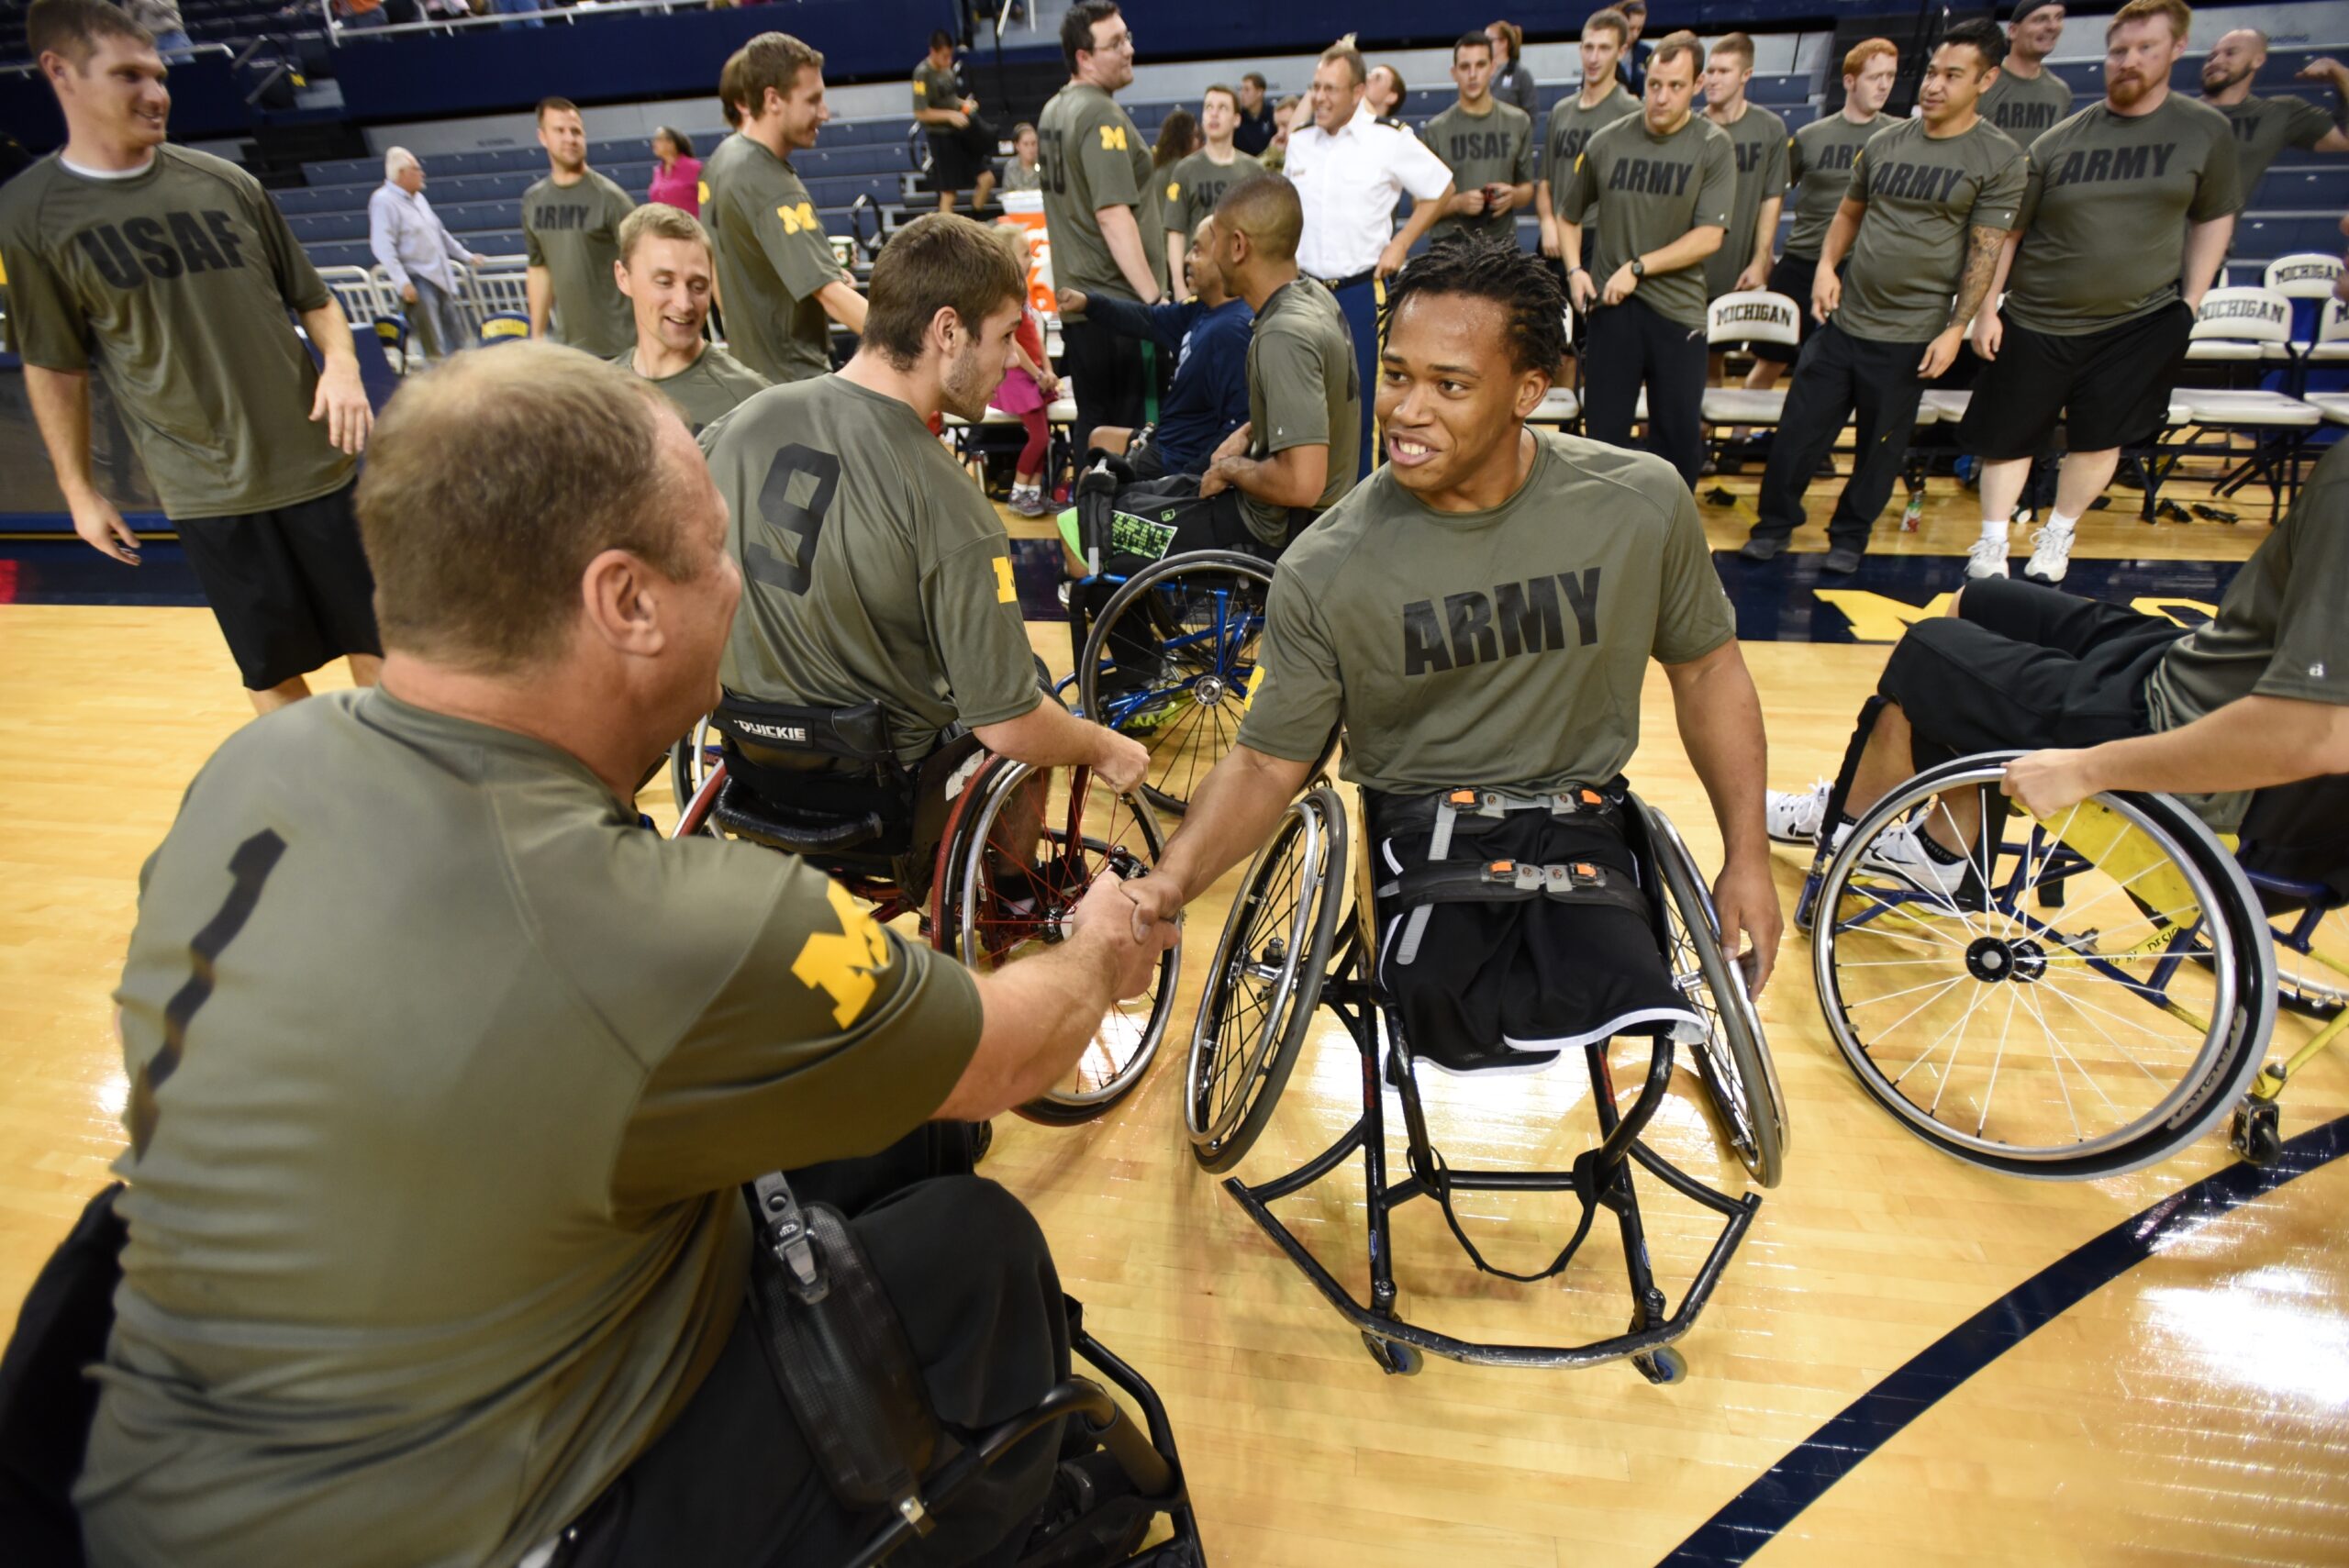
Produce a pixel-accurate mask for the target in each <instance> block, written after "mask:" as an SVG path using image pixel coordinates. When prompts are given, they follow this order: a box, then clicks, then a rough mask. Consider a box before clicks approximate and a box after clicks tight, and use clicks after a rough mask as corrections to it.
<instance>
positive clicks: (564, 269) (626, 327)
mask: <svg viewBox="0 0 2349 1568" xmlns="http://www.w3.org/2000/svg"><path fill="white" fill-rule="evenodd" d="M635 210H636V198H635V197H633V196H631V195H629V194H628V193H627V192H626V191H623V190H621V189H620V188H619V186H618V185H617V184H615V183H612V182H611V181H610V180H608V179H607V178H605V177H604V176H603V175H601V174H598V173H597V172H596V171H595V170H593V169H590V170H588V171H587V172H586V173H585V175H584V176H583V177H582V178H580V179H578V180H575V181H573V183H570V184H568V185H558V184H556V183H554V176H553V175H551V174H550V175H548V176H547V177H546V178H544V179H542V180H540V182H539V183H537V184H535V185H532V186H531V187H530V188H529V190H527V191H524V192H523V193H522V243H523V247H524V249H525V250H528V251H529V261H530V265H532V266H533V267H544V268H545V269H546V270H547V281H548V282H549V283H551V284H553V285H554V323H553V329H552V330H551V332H549V333H548V336H549V337H551V338H552V339H554V340H555V341H556V342H558V343H568V344H570V345H571V346H572V347H573V348H574V349H584V350H587V351H588V352H589V353H591V354H594V355H596V356H597V357H598V358H601V359H607V360H608V359H610V358H611V357H612V356H613V355H614V354H617V353H618V352H619V351H620V350H622V349H626V348H630V347H633V346H634V344H635V342H636V320H635V317H632V316H631V315H629V308H628V299H627V296H626V295H622V294H621V293H620V285H619V284H617V283H614V282H613V281H612V263H613V262H615V261H618V260H619V259H620V219H622V218H624V217H627V216H628V215H629V214H630V213H632V212H634V211H635Z"/></svg>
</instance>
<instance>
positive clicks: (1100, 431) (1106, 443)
mask: <svg viewBox="0 0 2349 1568" xmlns="http://www.w3.org/2000/svg"><path fill="white" fill-rule="evenodd" d="M1133 443H1134V433H1133V430H1132V428H1130V427H1129V426H1125V425H1096V426H1094V427H1093V435H1092V437H1091V439H1089V440H1088V441H1087V443H1086V444H1087V445H1088V446H1090V447H1092V448H1093V449H1094V450H1097V451H1105V452H1108V454H1109V455H1110V456H1111V457H1123V456H1125V455H1126V449H1127V448H1128V447H1130V446H1131V445H1133Z"/></svg>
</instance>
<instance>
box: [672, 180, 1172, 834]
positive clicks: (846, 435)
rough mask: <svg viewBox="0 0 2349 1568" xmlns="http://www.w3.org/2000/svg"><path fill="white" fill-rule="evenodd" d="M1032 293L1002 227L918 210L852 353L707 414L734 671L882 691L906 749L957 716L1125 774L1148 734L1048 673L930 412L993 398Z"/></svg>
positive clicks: (1005, 738)
mask: <svg viewBox="0 0 2349 1568" xmlns="http://www.w3.org/2000/svg"><path fill="white" fill-rule="evenodd" d="M1026 296H1027V283H1026V280H1025V279H1023V278H1022V277H1021V276H1020V274H1019V267H1018V265H1017V264H1016V263H1015V262H1014V261H1012V259H1011V256H1010V253H1009V252H1008V251H1007V250H1005V249H1004V248H1003V247H1002V246H1000V245H997V244H996V242H995V240H994V239H992V238H990V237H989V235H988V234H987V232H986V230H985V229H984V228H981V227H980V226H979V225H977V224H975V223H973V222H972V221H971V220H970V219H969V218H965V217H952V216H949V215H945V214H932V215H930V216H929V217H919V218H917V219H915V220H914V221H913V222H912V223H909V224H907V226H906V227H905V228H901V229H899V230H898V231H897V232H896V235H895V236H894V237H893V238H892V239H890V241H889V243H888V245H887V246H886V247H885V249H884V250H882V252H881V255H880V258H879V259H878V260H877V261H874V266H873V282H872V285H871V291H870V295H869V296H868V311H867V315H866V317H865V323H864V335H863V340H862V341H861V342H860V344H859V345H858V348H857V351H856V356H855V358H853V359H852V360H851V361H849V362H848V363H847V364H846V365H844V366H842V367H841V369H840V370H839V371H838V372H836V373H833V374H830V375H826V376H819V377H817V378H816V379H814V380H811V381H803V382H796V383H793V384H789V385H785V386H776V387H771V388H769V389H767V390H766V391H764V392H762V393H759V394H757V395H754V396H752V397H751V398H749V399H747V400H746V401H745V402H743V404H742V405H741V406H740V407H738V408H737V409H735V410H734V412H733V413H731V414H729V415H728V416H727V417H725V418H723V419H720V420H719V421H718V423H717V424H715V425H712V426H711V427H709V428H708V429H707V430H705V431H703V432H702V438H701V443H702V448H703V450H705V451H706V452H707V454H708V458H709V467H710V473H712V475H713V476H714V477H715V478H716V479H717V481H718V493H719V494H720V495H723V496H724V497H725V499H726V506H727V510H728V512H729V515H730V516H731V517H732V529H731V532H730V534H729V542H730V544H731V548H732V550H733V554H734V558H735V560H736V562H738V563H739V564H740V567H741V572H742V584H743V593H742V608H741V613H740V614H739V615H738V616H736V617H735V618H734V629H733V631H732V634H731V635H730V636H729V638H728V639H727V643H726V656H725V661H724V663H723V666H722V674H723V678H724V683H725V687H726V690H727V691H728V692H729V693H731V694H733V695H737V696H741V697H748V698H750V699H751V700H752V701H755V702H768V703H788V704H793V705H796V706H808V707H849V706H856V705H858V704H861V703H864V702H867V701H874V700H877V701H878V702H879V703H880V705H881V708H882V712H883V716H884V717H885V722H886V725H887V729H888V737H889V744H890V746H891V747H892V749H893V750H894V751H896V755H897V760H898V761H899V762H901V763H905V764H908V765H910V764H913V763H916V762H919V761H920V760H921V759H922V758H924V757H925V756H927V755H929V754H930V752H931V751H934V750H936V749H937V747H938V744H939V740H940V737H941V735H942V734H943V733H944V732H945V731H946V730H947V728H948V727H950V726H952V725H953V724H956V723H960V724H962V725H963V726H964V727H966V728H969V729H971V730H972V731H974V733H976V734H977V736H978V738H979V742H980V744H982V745H984V746H985V747H986V748H987V750H989V751H994V752H996V754H998V755H1000V756H1005V757H1009V758H1012V759H1013V760H1015V761H1018V762H1029V763H1032V764H1033V765H1035V766H1037V767H1040V768H1043V767H1052V766H1056V765H1060V764H1063V763H1067V764H1081V765H1085V766H1089V767H1091V768H1092V769H1094V771H1095V772H1096V773H1097V774H1098V776H1099V777H1100V778H1101V779H1102V780H1103V781H1104V782H1105V783H1107V784H1108V785H1109V786H1110V787H1111V788H1113V789H1119V790H1125V789H1130V788H1131V787H1132V786H1133V785H1134V784H1137V783H1139V782H1140V781H1141V775H1142V770H1143V768H1144V767H1145V766H1146V765H1147V763H1148V761H1149V753H1148V752H1147V751H1144V750H1143V749H1142V747H1141V745H1140V744H1139V743H1138V742H1136V741H1133V740H1128V739H1127V738H1125V737H1124V736H1120V735H1116V734H1113V733H1111V732H1110V731H1108V730H1107V729H1104V728H1101V727H1100V726H1099V725H1097V724H1089V723H1086V722H1085V720H1083V719H1080V718H1076V717H1072V716H1071V715H1070V714H1069V713H1068V712H1067V711H1066V710H1064V709H1063V708H1062V707H1061V706H1060V705H1059V704H1058V703H1056V702H1053V701H1052V700H1050V699H1049V698H1048V696H1047V695H1046V694H1045V692H1044V691H1043V689H1042V687H1041V686H1040V685H1039V684H1038V680H1037V669H1036V662H1035V656H1034V653H1033V651H1032V650H1031V649H1030V645H1029V641H1028V629H1027V623H1026V622H1025V621H1024V620H1023V619H1022V618H1021V617H1020V613H1019V592H1018V589H1017V587H1016V585H1015V584H1014V581H1013V578H1012V570H1011V541H1010V540H1009V539H1008V538H1007V537H1006V536H1005V534H1004V529H1003V519H1002V518H1001V517H998V516H996V511H995V508H994V507H993V506H990V505H989V504H988V502H987V499H986V497H985V495H983V494H981V492H980V490H979V488H978V486H977V485H975V484H973V483H972V482H971V478H970V476H969V475H968V474H966V473H963V471H962V468H961V467H960V466H959V465H958V464H957V463H956V462H955V461H954V459H953V457H952V455H951V454H950V453H949V452H948V451H947V450H946V449H945V448H944V447H943V446H941V445H940V444H939V440H938V438H937V437H935V436H933V435H931V434H930V428H929V425H928V423H927V421H929V420H930V419H931V418H932V417H935V416H937V415H938V414H939V413H940V412H941V410H943V411H945V412H948V413H952V414H955V415H958V416H960V417H963V418H965V419H968V420H971V421H973V422H974V423H975V422H976V421H977V420H978V419H979V418H980V417H983V416H984V415H985V412H986V405H987V399H988V398H989V397H991V396H993V395H994V394H995V391H996V387H997V386H998V385H1000V384H1002V381H1003V376H1004V371H1005V369H1006V368H1007V366H1008V365H1009V363H1010V362H1011V350H1012V332H1013V329H1014V328H1015V327H1016V326H1017V324H1018V322H1019V312H1020V309H1021V308H1022V303H1023V301H1024V300H1025V299H1026Z"/></svg>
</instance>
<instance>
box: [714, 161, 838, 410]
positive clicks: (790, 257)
mask: <svg viewBox="0 0 2349 1568" xmlns="http://www.w3.org/2000/svg"><path fill="white" fill-rule="evenodd" d="M701 177H702V180H703V182H704V183H707V185H708V186H709V195H708V196H707V198H706V199H704V201H703V202H702V207H701V220H702V223H703V225H704V226H705V227H707V228H708V230H709V238H710V241H711V244H712V246H713V248H714V249H715V250H716V251H717V256H718V294H719V295H721V296H722V297H723V298H724V299H725V301H726V346H727V347H728V348H729V349H730V350H733V352H734V357H735V358H736V359H738V360H740V361H742V362H743V363H744V364H746V365H748V366H750V367H751V369H752V370H754V371H756V372H758V373H760V374H761V375H763V376H764V377H766V378H767V379H768V380H769V381H772V382H790V381H805V380H807V378H808V377H810V376H818V375H822V374H824V373H826V372H828V371H829V370H830V369H831V368H832V353H831V347H832V324H831V317H829V316H827V315H825V314H824V307H823V306H822V305H821V304H820V303H818V300H817V298H816V295H818V294H819V293H821V292H822V291H823V290H824V289H825V287H826V286H828V285H829V284H836V283H839V282H841V281H842V279H843V278H844V277H845V276H846V274H845V273H843V272H841V263H840V259H839V258H838V257H836V256H834V255H833V254H832V242H831V241H830V240H829V239H826V238H825V236H824V226H823V225H822V224H821V223H819V222H818V221H817V217H816V204H815V202H814V201H813V199H812V198H810V197H809V195H807V185H806V184H805V183H803V182H802V181H801V180H800V178H799V174H798V172H797V171H796V170H795V169H793V168H792V166H791V165H790V164H789V163H787V162H785V161H784V160H782V159H780V158H777V157H776V156H775V155H774V153H772V152H770V151H768V150H766V149H765V148H764V147H763V146H761V145H760V144H759V143H757V142H755V141H753V140H751V139H750V138H749V137H747V136H744V135H742V134H740V132H737V133H736V134H734V135H732V136H729V137H728V138H727V139H725V140H724V141H721V142H719V143H718V147H717V150H715V151H713V152H712V153H711V154H710V155H709V161H707V163H704V164H703V165H702V170H701Z"/></svg>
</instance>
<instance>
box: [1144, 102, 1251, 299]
mask: <svg viewBox="0 0 2349 1568" xmlns="http://www.w3.org/2000/svg"><path fill="white" fill-rule="evenodd" d="M1239 123H1240V97H1239V95H1238V94H1236V93H1234V92H1232V90H1231V89H1230V88H1229V87H1226V86H1222V85H1220V84H1219V85H1217V86H1213V87H1210V88H1208V90H1207V91H1206V92H1205V93H1204V94H1202V95H1200V97H1199V126H1200V129H1201V131H1202V133H1203V136H1204V140H1203V141H1202V143H1201V145H1200V147H1199V150H1197V152H1194V153H1192V154H1191V155H1190V156H1189V157H1188V158H1186V159H1184V160H1183V161H1181V162H1180V163H1177V164H1175V167H1174V168H1173V169H1171V170H1168V171H1166V275H1167V277H1168V278H1170V279H1172V280H1174V281H1175V282H1178V283H1179V282H1180V281H1182V278H1183V276H1184V272H1183V261H1184V251H1185V249H1186V247H1187V246H1188V245H1189V244H1190V239H1191V231H1192V230H1193V229H1196V228H1198V226H1199V224H1200V222H1201V220H1203V219H1204V218H1206V217H1207V216H1208V214H1209V213H1212V212H1213V211H1215V205H1216V203H1218V202H1219V201H1221V200H1223V193H1224V192H1226V191H1228V190H1230V189H1231V187H1232V186H1234V185H1236V184H1238V183H1240V182H1241V181H1242V180H1246V179H1252V178H1253V177H1254V176H1256V175H1258V174H1261V173H1263V172H1264V165H1263V164H1262V163H1259V162H1257V161H1256V160H1254V159H1253V158H1251V157H1249V156H1248V154H1246V153H1244V152H1242V151H1241V150H1239V149H1238V148H1237V147H1235V146H1233V145H1232V140H1231V134H1232V131H1233V130H1234V129H1235V128H1237V127H1238V125H1239Z"/></svg>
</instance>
